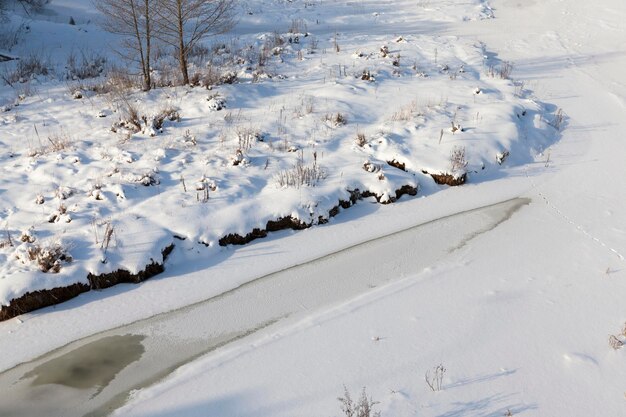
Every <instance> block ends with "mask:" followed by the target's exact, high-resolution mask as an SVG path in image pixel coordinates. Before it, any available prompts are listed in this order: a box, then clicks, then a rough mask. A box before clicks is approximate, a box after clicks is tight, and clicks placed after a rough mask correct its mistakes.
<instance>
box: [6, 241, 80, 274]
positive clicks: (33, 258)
mask: <svg viewBox="0 0 626 417" xmlns="http://www.w3.org/2000/svg"><path fill="white" fill-rule="evenodd" d="M15 256H16V258H17V259H18V260H19V261H20V262H22V263H23V264H24V265H33V264H34V265H36V266H37V267H38V268H39V270H40V271H41V272H51V273H57V272H59V271H60V270H61V266H62V265H63V263H70V262H72V256H71V255H70V253H69V252H68V250H67V248H66V247H65V246H64V245H63V244H62V243H61V242H59V241H55V242H48V243H43V244H38V243H29V242H26V243H23V244H21V245H20V246H19V247H18V248H17V250H16V251H15Z"/></svg>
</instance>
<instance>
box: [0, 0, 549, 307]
mask: <svg viewBox="0 0 626 417" xmlns="http://www.w3.org/2000/svg"><path fill="white" fill-rule="evenodd" d="M413 3H414V2H389V3H382V4H381V3H380V2H373V1H365V2H359V3H344V2H300V1H297V2H282V1H259V2H245V3H243V4H240V5H239V6H240V7H241V8H242V10H246V13H245V14H243V15H242V17H241V18H240V20H239V22H238V25H237V26H236V28H235V29H234V31H233V33H230V34H228V35H226V36H224V37H222V38H220V39H209V40H208V41H207V46H206V49H205V50H202V51H201V52H198V53H197V55H195V56H194V58H193V61H194V62H195V66H194V67H193V71H195V72H197V73H198V74H200V78H201V79H204V78H205V77H208V76H209V75H207V74H208V73H207V71H208V72H209V73H211V74H212V73H214V74H217V76H218V78H219V77H221V78H222V79H223V80H229V81H228V82H227V83H226V84H223V85H220V86H217V87H214V88H212V89H211V90H207V89H205V88H201V87H196V88H190V87H167V88H157V89H155V90H153V91H151V92H149V93H143V92H140V91H138V90H137V89H132V88H121V87H119V85H117V86H113V85H112V84H115V83H117V84H119V83H120V82H121V81H120V80H119V78H115V76H113V75H111V76H109V78H108V79H107V80H104V79H103V76H99V77H96V78H88V79H78V78H82V76H81V77H77V76H76V73H79V72H80V71H77V70H75V69H74V67H75V66H78V67H79V69H84V65H83V63H84V62H87V63H89V64H91V66H88V67H89V68H92V67H93V68H92V69H94V71H95V72H96V74H95V75H97V73H98V71H100V69H103V70H105V69H106V68H107V66H108V67H110V66H111V65H113V64H115V63H116V61H115V55H113V54H112V52H111V48H114V47H115V42H114V38H112V37H111V35H108V34H103V30H102V29H101V28H100V27H99V26H97V25H96V24H95V20H96V18H97V16H93V15H92V14H91V13H88V12H87V11H85V10H82V9H81V8H80V7H78V6H77V5H76V4H74V3H73V2H69V1H66V2H59V3H57V2H52V3H51V5H50V6H49V7H47V8H46V9H45V10H46V11H47V13H45V14H38V15H33V16H31V17H25V16H20V15H19V14H17V13H13V14H10V15H11V16H12V18H11V22H12V23H11V24H12V25H15V26H16V27H18V28H19V27H20V25H19V24H18V23H19V22H20V21H24V22H25V25H26V26H24V27H22V30H21V31H19V33H20V36H21V39H19V42H18V43H17V44H16V45H14V46H12V47H11V51H10V52H11V54H13V55H16V56H20V57H21V59H20V60H16V61H10V62H5V63H3V64H2V65H3V66H4V70H5V74H6V77H5V78H6V79H7V80H9V81H10V85H5V86H4V87H3V88H2V89H0V100H2V102H3V103H4V107H3V110H4V111H3V112H2V113H0V147H1V149H2V151H1V153H0V168H1V169H2V181H3V188H2V190H3V198H2V200H1V202H0V216H1V217H0V221H1V222H2V224H3V228H4V229H5V230H4V236H3V241H2V244H1V246H2V247H1V249H0V261H1V263H0V304H1V305H4V306H7V305H9V304H10V303H11V301H12V300H16V299H19V298H20V297H22V296H23V295H25V294H26V293H28V292H33V291H38V290H46V289H52V288H58V287H66V286H69V285H71V284H75V283H78V284H80V285H82V287H80V288H81V289H80V291H82V290H83V289H88V288H89V286H90V287H92V288H100V287H102V286H104V284H101V283H96V281H95V280H96V279H97V278H94V277H97V276H101V275H102V274H110V273H114V272H115V271H118V270H123V271H128V273H130V274H138V273H140V271H143V270H144V269H145V268H146V266H147V265H150V264H160V263H161V262H162V260H163V259H162V258H163V256H162V252H163V250H164V249H166V248H168V247H170V246H171V245H172V244H173V243H175V237H176V238H178V239H187V240H189V241H191V242H199V243H202V244H204V245H207V246H209V247H210V248H211V250H210V252H209V254H208V256H215V254H216V253H218V252H219V251H220V250H221V249H220V248H219V247H218V246H219V245H222V246H223V245H226V244H229V243H243V242H247V241H250V240H252V239H253V238H256V237H260V236H264V235H266V231H271V230H275V229H281V228H294V229H301V228H304V227H308V226H310V225H316V224H319V223H324V222H327V221H328V219H329V218H330V217H331V216H333V215H335V214H337V213H338V212H339V209H340V207H347V206H349V205H350V204H351V202H353V201H354V200H355V198H360V197H373V198H375V199H376V200H377V201H379V202H381V203H390V202H393V201H396V200H397V199H398V198H400V197H401V196H403V195H406V194H409V195H415V194H416V192H418V190H419V192H420V194H421V195H422V196H427V195H431V194H432V193H434V192H437V191H438V190H439V189H438V188H437V187H435V186H434V184H433V180H432V178H431V177H430V175H434V176H436V177H437V180H438V181H440V182H441V181H443V182H446V183H458V182H464V181H465V180H466V178H469V181H470V182H473V183H478V182H482V181H490V180H493V179H494V178H498V177H500V176H502V175H506V173H505V171H503V170H502V168H503V166H502V164H504V166H516V165H520V164H526V163H529V162H532V161H533V160H535V158H536V157H537V155H540V154H541V153H542V152H543V150H544V149H545V148H546V147H547V146H549V145H550V144H551V143H552V142H553V141H554V140H555V139H556V137H557V136H558V133H559V132H558V128H559V126H558V125H559V123H558V120H557V119H556V118H557V115H556V109H552V108H551V109H547V108H546V107H545V106H544V105H543V104H542V103H540V102H538V101H537V100H536V99H534V98H533V96H531V93H530V92H529V91H528V90H526V89H524V87H523V85H521V84H519V83H515V82H513V81H512V80H511V79H510V70H511V69H512V67H511V66H510V64H509V63H507V62H502V61H500V60H498V59H497V58H496V57H495V56H494V54H493V53H490V52H489V51H488V49H486V47H485V45H484V44H483V43H481V42H480V41H478V40H473V39H460V38H458V37H457V36H454V35H453V34H449V35H443V34H441V32H442V30H443V28H445V27H446V25H449V24H451V22H460V21H466V20H471V19H478V20H480V19H488V18H490V17H491V12H490V9H489V7H488V5H486V3H484V2H481V1H473V2H455V1H453V2H443V3H442V5H441V6H437V7H431V5H430V4H426V3H421V4H420V5H419V6H418V7H416V6H415V5H414V4H413ZM18 10H19V9H18ZM68 15H69V16H68ZM70 16H71V17H73V18H75V19H74V20H75V23H76V24H75V25H71V24H69V23H67V22H69V17H70ZM76 19H78V20H76ZM270 28H271V29H270ZM103 42H109V44H110V45H112V46H109V47H108V48H107V47H105V46H104V44H103ZM42 51H45V52H42ZM70 58H73V59H74V61H71V59H70ZM29 60H36V61H35V62H39V63H40V64H41V65H43V66H44V67H45V68H46V72H47V73H46V74H44V73H43V71H42V72H41V73H40V74H39V75H36V76H35V75H32V76H30V77H26V78H25V77H24V76H23V75H22V74H21V72H20V71H19V68H21V67H20V65H22V64H23V63H25V62H31V61H29ZM72 62H74V63H75V65H73V64H72ZM168 62H169V61H168V60H167V59H166V58H162V59H161V61H157V63H155V67H156V68H157V69H155V75H154V78H155V79H159V80H163V79H165V78H166V77H169V76H171V74H169V73H168V69H167V68H168V67H167V65H168ZM207 63H208V64H207ZM261 63H262V65H261ZM119 64H120V63H119V62H117V65H119ZM207 65H209V67H207ZM207 68H209V69H207ZM111 71H113V72H112V73H111V74H115V70H111ZM170 71H171V70H170ZM16 72H17V74H16ZM20 75H21V76H20ZM59 78H65V79H64V80H63V81H58V79H59ZM233 80H235V82H234V83H232V84H230V82H232V81H233ZM94 91H98V92H101V93H96V92H94ZM102 91H105V92H106V93H102ZM204 256H207V255H204ZM173 262H174V264H175V263H176V260H173ZM147 275H151V274H147ZM88 276H90V277H92V278H90V279H89V280H88ZM102 280H107V281H110V279H109V278H108V277H105V278H102V279H101V281H102ZM106 285H108V284H106ZM22 311H23V310H22Z"/></svg>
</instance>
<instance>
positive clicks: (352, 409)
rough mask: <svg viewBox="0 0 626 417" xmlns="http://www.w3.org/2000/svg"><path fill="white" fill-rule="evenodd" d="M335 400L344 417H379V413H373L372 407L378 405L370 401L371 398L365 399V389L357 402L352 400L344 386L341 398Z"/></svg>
mask: <svg viewBox="0 0 626 417" xmlns="http://www.w3.org/2000/svg"><path fill="white" fill-rule="evenodd" d="M337 400H338V401H339V403H340V404H341V405H340V407H341V411H342V412H343V415H344V416H345V417H380V411H374V407H375V406H376V405H377V404H379V403H378V401H374V400H372V398H371V397H369V398H368V397H367V393H366V392H365V387H363V391H361V397H360V398H359V401H358V402H355V401H353V400H352V398H351V397H350V392H349V391H348V388H346V387H345V386H344V387H343V397H337Z"/></svg>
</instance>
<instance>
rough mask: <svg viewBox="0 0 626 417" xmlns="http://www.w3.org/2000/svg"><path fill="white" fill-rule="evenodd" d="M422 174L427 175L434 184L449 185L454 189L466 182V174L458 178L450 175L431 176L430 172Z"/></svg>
mask: <svg viewBox="0 0 626 417" xmlns="http://www.w3.org/2000/svg"><path fill="white" fill-rule="evenodd" d="M424 174H428V175H430V176H431V177H432V178H433V180H435V182H436V183H437V184H440V185H449V186H451V187H456V186H457V185H463V184H465V182H466V181H467V174H463V175H461V176H459V177H456V176H454V175H452V174H448V173H445V174H431V173H430V172H426V171H424Z"/></svg>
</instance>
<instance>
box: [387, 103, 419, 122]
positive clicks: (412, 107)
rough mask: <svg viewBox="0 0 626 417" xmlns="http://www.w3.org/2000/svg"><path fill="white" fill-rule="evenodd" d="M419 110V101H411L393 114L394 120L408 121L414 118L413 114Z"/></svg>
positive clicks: (392, 118)
mask: <svg viewBox="0 0 626 417" xmlns="http://www.w3.org/2000/svg"><path fill="white" fill-rule="evenodd" d="M415 112H417V102H416V101H415V100H413V101H411V102H410V103H409V104H407V105H405V106H402V107H401V108H400V109H399V110H398V111H396V112H394V113H393V114H392V115H391V120H392V121H394V122H408V121H410V120H412V119H413V114H415Z"/></svg>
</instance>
